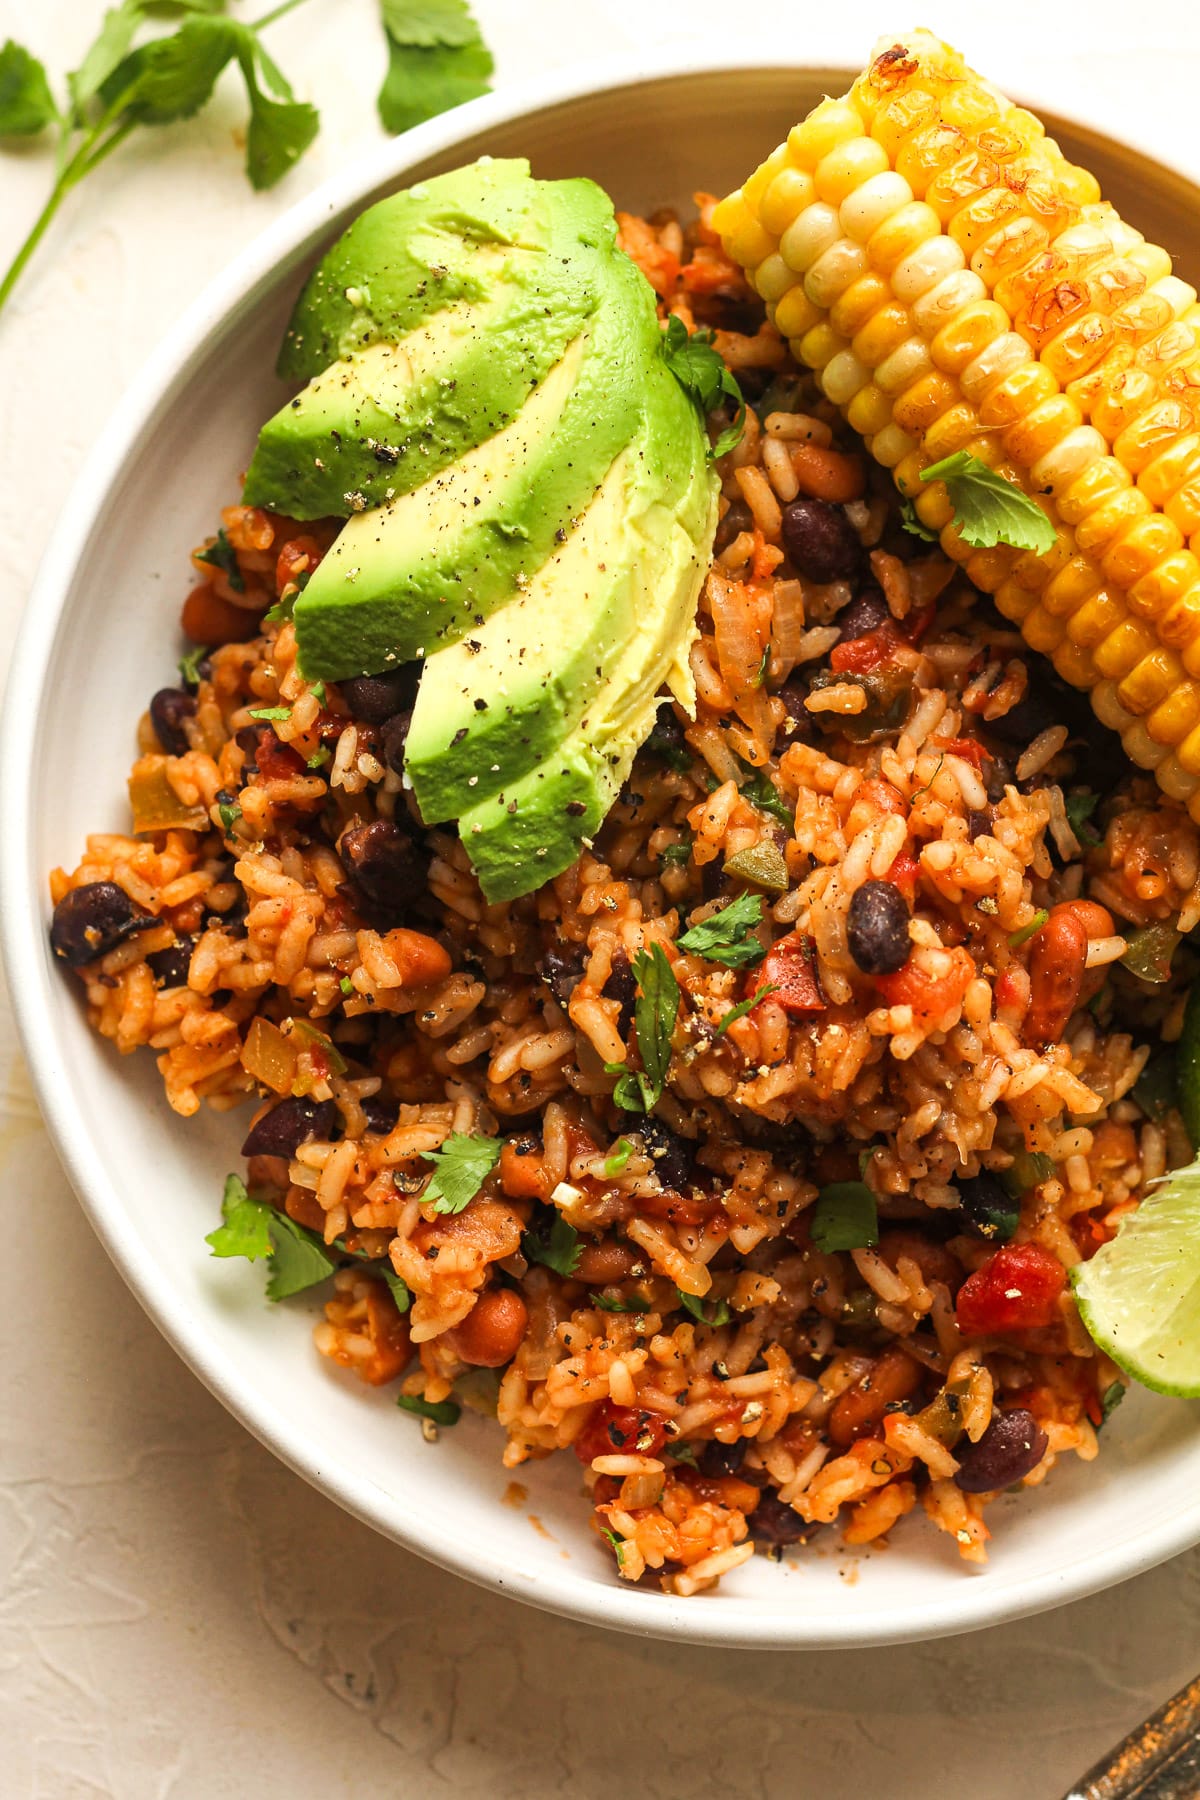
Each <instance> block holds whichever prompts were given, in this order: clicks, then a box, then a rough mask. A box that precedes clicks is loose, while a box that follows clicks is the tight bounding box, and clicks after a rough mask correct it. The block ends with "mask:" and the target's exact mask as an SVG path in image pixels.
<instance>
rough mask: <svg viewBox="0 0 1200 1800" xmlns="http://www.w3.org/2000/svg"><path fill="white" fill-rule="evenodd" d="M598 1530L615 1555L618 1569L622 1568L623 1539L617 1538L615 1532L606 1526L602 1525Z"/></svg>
mask: <svg viewBox="0 0 1200 1800" xmlns="http://www.w3.org/2000/svg"><path fill="white" fill-rule="evenodd" d="M600 1529H601V1531H602V1532H603V1533H604V1535H605V1537H606V1538H607V1539H608V1541H609V1543H610V1544H611V1545H612V1547H613V1550H614V1551H615V1553H616V1558H617V1567H618V1569H620V1568H622V1567H623V1566H624V1563H625V1539H624V1538H623V1537H618V1536H617V1534H616V1532H615V1531H613V1530H612V1529H611V1527H610V1526H608V1525H602V1526H601V1527H600Z"/></svg>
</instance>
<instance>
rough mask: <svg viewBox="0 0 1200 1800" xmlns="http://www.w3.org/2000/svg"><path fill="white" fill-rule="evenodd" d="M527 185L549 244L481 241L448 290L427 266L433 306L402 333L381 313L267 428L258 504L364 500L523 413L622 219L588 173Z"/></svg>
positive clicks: (332, 507)
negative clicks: (382, 327) (381, 324)
mask: <svg viewBox="0 0 1200 1800" xmlns="http://www.w3.org/2000/svg"><path fill="white" fill-rule="evenodd" d="M525 185H528V186H529V187H530V188H531V189H532V190H533V194H534V205H533V206H532V208H531V212H530V217H534V216H536V217H537V218H538V219H539V220H540V221H541V230H542V235H543V237H544V239H545V241H544V243H542V244H539V245H538V246H537V247H536V248H530V247H528V246H526V245H524V244H522V245H519V246H514V245H508V246H503V247H498V246H494V245H488V246H483V247H480V246H475V247H474V248H473V250H472V255H471V258H470V268H471V277H472V285H473V286H474V287H475V288H477V289H478V290H479V291H478V292H473V293H465V294H460V295H457V296H452V297H448V296H447V294H446V293H445V291H444V290H445V283H444V282H443V283H442V284H440V286H439V285H437V284H435V283H433V282H432V281H431V280H430V279H429V277H428V274H427V277H426V281H425V284H424V286H425V295H424V311H423V312H422V313H419V314H417V316H416V317H415V319H414V320H413V321H412V323H411V324H409V325H408V326H407V327H406V328H405V329H404V330H403V331H394V332H393V334H392V336H391V337H390V338H388V339H383V338H381V337H380V336H379V334H378V330H377V328H376V321H375V320H374V319H372V321H371V322H370V332H369V334H368V332H367V327H365V326H364V328H363V336H362V338H361V339H360V341H359V342H358V343H357V344H356V345H355V347H354V349H353V350H352V351H350V352H349V353H348V354H347V355H344V356H342V357H341V358H339V360H337V361H336V362H334V363H332V364H331V365H329V366H328V367H326V368H323V369H322V370H321V371H320V373H318V374H317V375H315V376H314V377H313V379H312V380H311V381H310V382H309V385H308V386H307V387H306V388H305V389H304V390H303V392H302V393H300V394H297V395H296V397H295V398H294V399H293V400H290V401H289V402H288V404H287V405H286V406H284V407H282V408H281V409H280V411H279V412H277V413H276V414H275V416H274V417H273V418H271V419H268V420H267V423H266V424H265V425H264V426H263V428H262V430H261V432H260V433H259V439H258V446H257V448H256V450H255V453H254V457H253V460H252V461H251V464H250V468H249V470H248V472H247V475H246V483H245V500H246V502H247V504H248V505H251V506H264V507H268V508H270V509H272V510H275V511H279V512H285V513H288V514H289V515H290V516H291V517H293V518H301V519H311V518H322V517H326V516H328V515H331V514H333V515H340V516H342V517H345V516H346V515H348V514H350V513H354V512H361V511H363V510H364V509H366V508H367V507H372V506H378V505H380V504H381V503H382V502H384V501H385V500H388V499H390V498H391V497H392V496H393V495H395V494H403V493H407V492H408V491H409V490H410V489H412V488H415V487H419V486H420V485H421V484H422V483H424V482H426V481H427V480H428V479H429V477H430V476H431V475H433V474H436V472H437V471H438V470H439V469H442V468H445V467H447V465H449V464H450V463H453V462H454V461H455V460H456V459H457V458H458V457H460V456H461V455H462V454H463V453H464V452H465V451H467V450H470V449H471V448H472V447H473V446H474V445H476V444H479V443H482V442H483V441H484V439H486V438H489V437H491V436H493V435H494V434H495V433H496V432H497V431H500V430H502V429H503V428H504V427H505V426H506V425H508V424H510V423H511V422H512V420H513V419H514V418H515V417H516V416H517V414H518V413H519V411H520V409H521V406H522V405H523V403H524V401H525V400H526V398H527V397H528V395H529V394H530V392H531V391H532V389H533V388H534V387H535V386H536V384H537V383H538V382H540V381H541V380H542V379H543V378H544V376H545V375H546V374H547V372H548V371H549V370H550V369H551V368H552V367H553V366H554V364H555V363H556V362H557V361H558V359H559V357H560V356H561V355H562V353H563V350H564V349H565V348H566V346H567V344H569V343H570V342H571V340H572V339H573V338H574V337H575V336H576V335H577V334H578V332H579V330H580V328H581V327H582V325H583V324H584V322H585V320H586V319H587V318H588V317H589V316H590V314H591V313H592V312H593V311H594V310H595V308H596V305H597V303H598V287H599V283H598V280H597V269H598V267H599V266H601V259H600V257H599V256H598V253H597V251H596V250H595V249H594V247H593V244H592V240H593V239H594V238H596V237H597V236H602V235H603V227H604V224H605V215H607V219H608V222H609V223H610V224H611V218H612V208H611V203H610V202H609V201H608V199H607V197H606V196H605V195H603V194H602V193H601V191H600V189H599V188H597V187H595V186H594V185H593V183H591V182H587V181H561V182H540V183H539V182H529V183H527V184H525ZM398 198H399V196H398ZM372 210H376V209H372ZM361 222H362V221H359V223H360V224H361ZM357 229H358V227H357V226H354V227H352V228H351V230H352V231H356V230H357ZM403 248H404V249H405V250H407V248H408V247H407V246H404V247H403ZM360 279H362V277H360ZM354 291H355V292H357V293H360V294H361V292H362V291H363V290H361V289H356V290H354ZM413 303H414V305H415V304H416V297H414V302H413ZM343 335H344V334H343Z"/></svg>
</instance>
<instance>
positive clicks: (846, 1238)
mask: <svg viewBox="0 0 1200 1800" xmlns="http://www.w3.org/2000/svg"><path fill="white" fill-rule="evenodd" d="M812 1241H813V1243H814V1244H815V1245H816V1246H817V1249H818V1250H824V1251H826V1252H828V1251H831V1250H865V1249H868V1248H869V1247H870V1245H872V1244H877V1243H878V1242H879V1219H878V1213H877V1209H876V1205H875V1196H874V1194H873V1193H872V1192H871V1189H870V1188H869V1187H868V1186H867V1184H866V1182H865V1181H834V1182H831V1183H830V1184H829V1186H828V1187H824V1188H822V1189H821V1192H820V1194H819V1195H818V1196H817V1204H816V1206H815V1207H814V1208H813V1218H812Z"/></svg>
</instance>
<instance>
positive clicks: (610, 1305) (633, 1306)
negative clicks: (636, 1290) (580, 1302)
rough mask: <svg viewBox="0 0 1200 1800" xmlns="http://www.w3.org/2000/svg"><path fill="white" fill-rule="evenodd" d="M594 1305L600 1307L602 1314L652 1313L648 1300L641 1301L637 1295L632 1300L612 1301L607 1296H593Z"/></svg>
mask: <svg viewBox="0 0 1200 1800" xmlns="http://www.w3.org/2000/svg"><path fill="white" fill-rule="evenodd" d="M592 1305H593V1306H598V1307H599V1308H600V1311H601V1312H610V1313H646V1312H649V1311H650V1302H649V1301H648V1300H639V1299H638V1298H637V1297H636V1295H635V1296H634V1298H633V1299H631V1300H610V1299H609V1297H608V1295H607V1294H593V1295H592Z"/></svg>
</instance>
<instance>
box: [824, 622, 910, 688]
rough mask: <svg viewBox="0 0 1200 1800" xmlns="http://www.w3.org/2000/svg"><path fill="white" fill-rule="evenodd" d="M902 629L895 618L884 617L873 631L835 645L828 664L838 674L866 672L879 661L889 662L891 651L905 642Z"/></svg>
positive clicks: (877, 666)
mask: <svg viewBox="0 0 1200 1800" xmlns="http://www.w3.org/2000/svg"><path fill="white" fill-rule="evenodd" d="M906 642H907V639H906V638H905V635H904V632H903V631H902V629H901V627H900V626H899V625H898V624H897V623H896V621H895V619H885V620H884V622H883V624H882V625H880V626H879V628H878V630H876V631H868V632H867V633H866V635H865V636H863V637H858V638H851V639H850V640H849V642H848V643H845V644H835V645H834V646H833V649H832V650H831V651H830V652H829V666H830V668H831V669H832V670H834V672H835V673H836V674H838V675H867V674H869V673H870V671H871V670H872V669H877V668H879V666H880V664H881V663H886V662H890V660H891V658H892V655H893V653H894V652H895V651H896V650H897V649H898V648H899V646H900V645H901V644H903V643H906Z"/></svg>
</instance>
